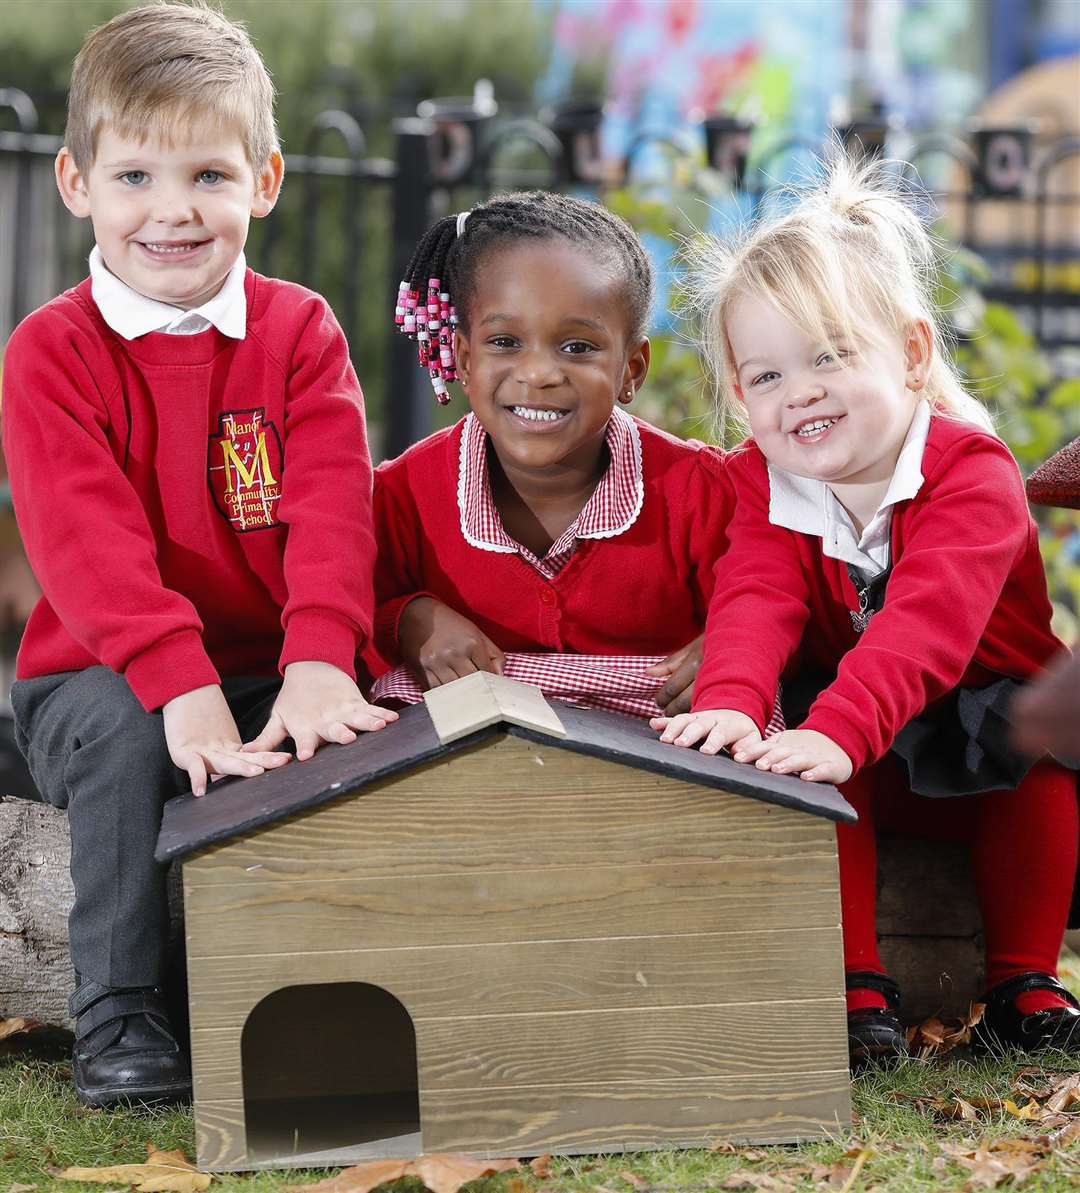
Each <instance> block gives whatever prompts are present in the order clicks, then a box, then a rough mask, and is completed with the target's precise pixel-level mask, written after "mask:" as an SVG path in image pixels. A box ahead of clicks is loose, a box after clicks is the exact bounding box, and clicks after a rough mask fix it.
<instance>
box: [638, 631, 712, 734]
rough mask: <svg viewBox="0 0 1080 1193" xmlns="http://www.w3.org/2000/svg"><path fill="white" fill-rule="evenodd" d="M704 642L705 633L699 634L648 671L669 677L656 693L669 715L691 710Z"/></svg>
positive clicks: (657, 700) (658, 702) (648, 673)
mask: <svg viewBox="0 0 1080 1193" xmlns="http://www.w3.org/2000/svg"><path fill="white" fill-rule="evenodd" d="M704 642H705V635H704V634H699V635H698V636H697V637H696V638H695V639H694V640H693V642H691V643H689V644H688V645H687V646H684V647H683V648H682V649H681V650H677V651H675V653H674V654H669V655H668V657H667V658H666V659H661V660H660V662H659V663H654V664H653V665H652V666H651V667H650V668H649V669H648V671H647V672H646V674H647V675H656V676H658V677H660V678H661V679H663V678H664V677H665V676H667V677H668V679H667V683H665V684H664V686H663V687H662V688H661V689H660V691H659V692H657V693H656V703H657V704H659V705H660V707H661V708H662V709H663V710H664V712H666V713H667V715H668V716H669V717H674V716H676V715H677V714H678V713H681V712H689V711H690V697H691V696H692V695H693V691H694V680H695V679H696V678H697V673H698V669H699V668H700V666H701V655H702V645H703V643H704Z"/></svg>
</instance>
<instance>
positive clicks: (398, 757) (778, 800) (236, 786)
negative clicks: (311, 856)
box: [155, 701, 856, 862]
mask: <svg viewBox="0 0 1080 1193" xmlns="http://www.w3.org/2000/svg"><path fill="white" fill-rule="evenodd" d="M555 707H556V710H557V711H558V714H559V717H560V719H561V720H562V723H563V725H564V726H565V728H566V732H567V736H566V737H564V738H557V737H549V736H547V735H546V734H543V733H536V732H533V731H532V730H527V729H523V728H520V727H519V726H509V725H505V724H501V725H491V726H488V728H486V729H482V730H480V732H478V733H474V734H471V735H470V736H468V737H463V738H460V739H459V740H457V741H455V742H451V743H450V744H449V745H446V746H444V745H442V744H441V743H440V742H439V739H438V737H437V736H436V734H435V730H434V727H433V726H432V724H431V718H430V717H429V716H428V713H427V709H426V708H425V707H424V705H422V704H417V705H414V706H413V707H411V708H406V709H404V710H403V711H402V713H401V716H400V717H399V719H398V720H397V721H396V722H395V723H394V724H392V725H389V726H387V728H386V729H382V730H380V731H379V732H378V733H364V734H361V735H360V736H359V737H358V738H357V740H356V741H355V742H353V743H352V744H351V745H348V746H323V748H322V749H321V750H319V752H318V753H317V754H316V755H315V757H314V758H312V759H310V760H309V761H307V762H295V761H294V762H290V763H289V764H288V765H287V766H285V767H282V768H281V769H280V770H276V771H268V772H267V773H266V774H263V775H259V776H258V777H256V778H254V779H225V780H222V781H221V782H219V783H214V784H213V785H212V786H211V787H210V789H209V791H208V792H207V794H206V795H204V796H202V797H201V798H199V799H196V798H195V797H194V796H192V795H182V796H180V797H179V798H177V799H174V800H170V801H169V802H168V803H167V804H166V805H165V815H164V817H163V820H162V825H161V834H160V836H159V837H158V845H157V850H156V854H155V856H156V857H157V859H158V861H160V862H168V861H172V860H174V859H175V858H179V857H184V856H186V855H187V854H189V853H193V852H195V851H196V850H198V849H203V848H204V847H206V846H207V845H215V844H220V843H221V842H223V841H228V840H230V839H231V838H233V837H236V836H239V835H240V834H242V833H246V832H250V831H251V830H252V829H257V828H261V827H263V826H265V825H269V824H273V823H274V822H275V821H278V820H281V819H283V818H284V817H286V816H289V815H291V814H292V813H294V812H299V811H303V810H305V809H308V808H316V807H318V806H319V805H320V804H325V803H327V802H329V801H330V800H334V799H339V798H340V797H341V796H343V795H347V794H349V793H351V792H356V791H359V790H361V789H362V788H364V787H367V786H368V785H370V784H371V783H375V782H378V781H379V780H380V779H385V778H388V777H389V776H391V775H395V774H398V773H400V772H402V771H405V770H408V769H410V768H412V767H414V766H417V765H419V764H420V763H423V762H428V761H430V760H432V759H436V758H442V757H448V756H449V755H451V754H453V753H456V752H457V751H459V750H463V749H466V748H467V747H469V746H471V745H473V744H474V743H476V742H479V741H483V740H484V739H485V738H488V737H492V736H494V735H495V734H497V733H506V732H509V733H512V734H513V735H515V736H517V737H521V738H525V739H526V740H528V741H535V742H538V743H540V744H543V745H547V746H551V747H554V748H560V749H566V750H572V751H574V752H576V753H579V754H590V755H592V756H594V757H596V758H606V759H609V760H610V761H612V762H618V763H623V764H625V765H627V766H636V767H640V768H641V769H643V770H648V771H653V772H655V773H657V774H664V775H672V776H675V777H678V778H682V779H686V781H687V782H690V783H700V784H702V785H704V786H706V787H718V788H723V789H724V790H726V791H731V792H734V793H736V794H738V795H746V796H748V797H749V798H751V799H759V800H763V801H765V802H766V803H772V804H779V805H780V806H782V807H786V808H796V809H798V810H800V811H804V812H808V813H810V814H811V815H814V816H822V817H825V818H826V819H829V820H855V819H856V816H855V812H854V810H853V809H852V808H851V807H850V806H849V805H848V804H847V802H846V801H845V800H844V799H843V797H842V796H841V795H840V793H839V792H838V791H837V790H836V788H835V787H830V786H828V785H826V784H823V783H806V782H803V780H802V779H796V778H791V777H790V776H787V775H774V774H770V773H769V772H767V771H759V770H755V769H754V768H753V767H750V766H745V765H742V764H740V763H736V762H732V760H731V759H730V758H728V757H726V756H720V755H717V756H708V755H705V754H701V753H699V752H698V751H697V750H681V749H676V748H675V747H674V746H668V745H664V744H663V743H661V742H660V741H658V740H657V738H656V734H655V733H654V732H653V730H651V729H650V728H649V726H648V723H647V722H645V721H641V720H637V719H635V718H633V717H626V716H622V715H620V714H619V713H611V712H601V711H598V710H596V709H582V708H573V707H571V706H570V705H567V704H563V703H560V702H558V701H556V702H555Z"/></svg>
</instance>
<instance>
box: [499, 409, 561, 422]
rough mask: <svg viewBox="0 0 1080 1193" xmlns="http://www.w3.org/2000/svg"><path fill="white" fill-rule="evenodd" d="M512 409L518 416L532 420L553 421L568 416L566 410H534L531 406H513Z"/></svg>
mask: <svg viewBox="0 0 1080 1193" xmlns="http://www.w3.org/2000/svg"><path fill="white" fill-rule="evenodd" d="M510 411H511V413H512V414H516V415H517V416H518V418H527V419H528V420H529V421H530V422H541V423H553V422H556V421H557V420H558V419H560V418H565V417H566V411H565V410H534V409H533V408H532V407H531V406H511V407H510Z"/></svg>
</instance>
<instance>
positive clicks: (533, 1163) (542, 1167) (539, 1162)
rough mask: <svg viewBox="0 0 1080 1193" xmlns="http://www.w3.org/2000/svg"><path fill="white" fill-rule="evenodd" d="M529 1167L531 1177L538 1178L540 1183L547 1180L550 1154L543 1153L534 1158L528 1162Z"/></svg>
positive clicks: (549, 1171)
mask: <svg viewBox="0 0 1080 1193" xmlns="http://www.w3.org/2000/svg"><path fill="white" fill-rule="evenodd" d="M529 1167H530V1168H531V1169H532V1174H533V1176H535V1177H539V1178H540V1180H542V1181H544V1180H547V1178H548V1177H549V1176H551V1153H550V1152H544V1154H543V1155H542V1156H534V1157H533V1158H532V1159H531V1160H530V1161H529Z"/></svg>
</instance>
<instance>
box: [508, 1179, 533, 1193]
mask: <svg viewBox="0 0 1080 1193" xmlns="http://www.w3.org/2000/svg"><path fill="white" fill-rule="evenodd" d="M528 1188H529V1186H528V1185H527V1184H526V1183H525V1182H524V1181H523V1180H522V1179H521V1178H520V1177H517V1176H512V1177H511V1178H510V1179H509V1180H508V1181H507V1182H506V1193H527V1191H528Z"/></svg>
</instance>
